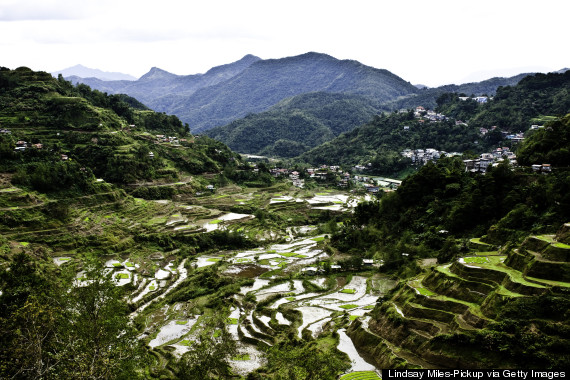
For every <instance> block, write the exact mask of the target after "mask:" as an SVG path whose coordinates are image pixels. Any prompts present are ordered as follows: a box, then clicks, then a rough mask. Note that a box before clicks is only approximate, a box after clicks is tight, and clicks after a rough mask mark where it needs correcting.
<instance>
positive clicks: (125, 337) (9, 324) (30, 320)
mask: <svg viewBox="0 0 570 380" xmlns="http://www.w3.org/2000/svg"><path fill="white" fill-rule="evenodd" d="M42 268H45V267H42V266H40V265H38V263H37V262H36V261H35V260H33V259H32V257H31V256H29V255H27V254H25V253H22V254H19V255H17V256H16V257H15V258H14V260H13V261H12V262H11V265H10V270H4V271H3V272H2V273H0V275H1V276H0V285H1V287H2V291H3V293H2V296H0V302H1V303H2V305H3V306H5V307H3V308H1V309H2V311H0V378H16V379H63V378H65V379H71V378H90V379H110V378H128V379H133V378H137V377H139V376H138V375H139V373H138V371H137V368H140V365H141V364H142V365H144V363H145V358H146V356H145V352H146V351H145V350H144V347H143V343H142V342H141V341H140V340H139V339H138V338H137V333H136V331H135V330H134V327H133V326H132V324H131V323H130V321H129V318H128V312H129V310H128V308H127V306H126V302H125V301H124V300H123V294H122V289H121V288H119V287H116V286H115V284H114V283H113V281H112V280H111V278H110V277H109V276H105V275H104V273H103V271H102V268H100V267H96V266H93V265H92V268H93V269H91V270H88V271H86V274H85V275H84V277H85V279H84V281H82V282H81V283H73V282H72V279H73V277H74V276H73V277H72V273H71V272H69V273H63V274H61V275H60V276H56V275H54V274H53V273H51V274H50V275H49V276H48V275H47V273H45V269H42ZM71 269H72V268H70V270H71ZM73 274H74V273H73Z"/></svg>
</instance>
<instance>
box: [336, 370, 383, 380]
mask: <svg viewBox="0 0 570 380" xmlns="http://www.w3.org/2000/svg"><path fill="white" fill-rule="evenodd" d="M376 379H380V380H381V379H382V378H381V377H380V376H378V374H377V373H376V372H373V371H357V372H351V373H347V374H346V375H342V376H341V377H340V380H376Z"/></svg>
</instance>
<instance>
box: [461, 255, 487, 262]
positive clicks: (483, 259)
mask: <svg viewBox="0 0 570 380" xmlns="http://www.w3.org/2000/svg"><path fill="white" fill-rule="evenodd" d="M463 261H465V262H466V263H467V264H484V263H488V262H489V259H488V258H487V257H485V256H479V257H464V258H463Z"/></svg>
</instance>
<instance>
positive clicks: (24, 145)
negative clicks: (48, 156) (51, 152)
mask: <svg viewBox="0 0 570 380" xmlns="http://www.w3.org/2000/svg"><path fill="white" fill-rule="evenodd" d="M43 147H44V146H43V144H41V143H38V144H32V143H28V142H27V141H24V140H18V141H16V148H15V149H14V150H15V151H16V152H22V151H24V150H26V148H36V149H43Z"/></svg>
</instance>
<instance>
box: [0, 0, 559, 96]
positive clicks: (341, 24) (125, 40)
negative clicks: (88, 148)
mask: <svg viewBox="0 0 570 380" xmlns="http://www.w3.org/2000/svg"><path fill="white" fill-rule="evenodd" d="M569 14H570V1H568V0H542V1H535V0H533V1H528V0H518V1H511V0H429V1H428V0H422V1H420V0H370V1H369V0H352V1H347V0H342V1H338V0H326V1H321V0H301V1H299V0H287V1H282V0H207V1H203V0H186V1H182V0H153V1H149V0H0V66H5V67H8V68H11V69H14V68H17V67H19V66H27V67H29V68H31V69H33V70H42V71H48V72H54V71H58V70H62V69H65V68H68V67H71V66H74V65H76V64H82V65H84V66H87V67H90V68H96V69H100V70H104V71H111V72H122V73H126V74H130V75H133V76H135V77H137V78H138V77H140V76H142V75H144V74H145V73H147V72H148V71H149V70H150V69H151V68H152V67H159V68H161V69H163V70H166V71H169V72H171V73H174V74H178V75H189V74H197V73H204V72H206V71H207V70H208V69H210V68H211V67H214V66H218V65H222V64H226V63H230V62H234V61H237V60H239V59H240V58H241V57H243V56H244V55H246V54H253V55H256V56H258V57H260V58H263V59H270V58H283V57H288V56H294V55H298V54H303V53H306V52H309V51H314V52H319V53H326V54H329V55H331V56H333V57H335V58H338V59H353V60H357V61H359V62H361V63H363V64H365V65H368V66H372V67H376V68H380V69H387V70H389V71H391V72H393V73H394V74H396V75H398V76H400V77H402V78H403V79H405V80H406V81H409V82H411V83H413V84H424V85H428V86H439V85H443V84H451V83H456V84H459V83H465V82H469V81H478V80H483V79H487V78H490V77H493V76H510V75H515V74H517V73H520V72H530V71H541V72H548V71H555V70H559V69H562V68H565V67H570V53H569V52H568V49H567V47H568V37H569V36H570V34H569V33H568V29H567V18H568V15H569Z"/></svg>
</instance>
